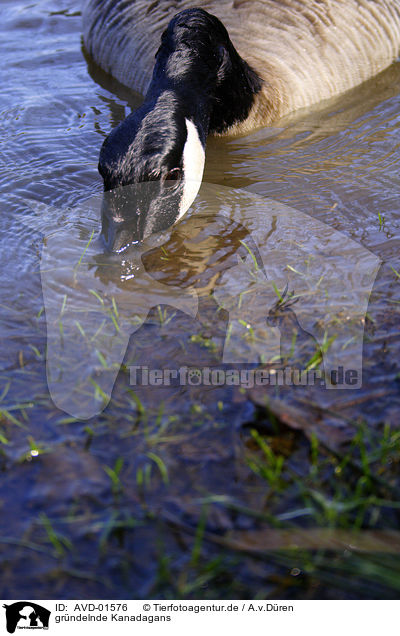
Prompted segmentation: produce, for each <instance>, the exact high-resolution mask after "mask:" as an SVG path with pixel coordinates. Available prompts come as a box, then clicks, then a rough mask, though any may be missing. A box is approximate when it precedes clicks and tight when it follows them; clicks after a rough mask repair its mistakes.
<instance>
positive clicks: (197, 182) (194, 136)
mask: <svg viewBox="0 0 400 636" xmlns="http://www.w3.org/2000/svg"><path fill="white" fill-rule="evenodd" d="M185 121H186V129H187V139H186V143H185V147H184V149H183V194H182V198H181V201H180V204H179V216H178V218H177V221H178V220H179V219H180V218H182V216H183V215H184V214H185V212H187V210H188V209H189V208H190V206H191V205H192V203H193V201H194V200H195V198H196V195H197V193H198V191H199V189H200V186H201V180H202V178H203V171H204V162H205V157H206V154H205V152H204V148H203V145H202V143H201V141H200V137H199V133H198V132H197V128H196V126H195V125H194V123H193V122H191V121H190V120H189V119H185Z"/></svg>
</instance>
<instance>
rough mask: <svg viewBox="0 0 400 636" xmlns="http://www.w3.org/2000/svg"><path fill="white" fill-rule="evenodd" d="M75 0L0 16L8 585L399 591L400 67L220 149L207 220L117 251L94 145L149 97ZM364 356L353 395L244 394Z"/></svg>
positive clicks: (278, 389)
mask: <svg viewBox="0 0 400 636" xmlns="http://www.w3.org/2000/svg"><path fill="white" fill-rule="evenodd" d="M78 5H80V3H78V2H72V5H71V2H68V3H67V2H63V1H62V2H61V3H60V2H57V7H55V3H54V0H47V1H46V2H42V3H40V4H39V5H34V6H30V7H26V6H25V5H24V6H23V3H19V2H17V3H15V2H14V3H11V2H4V3H3V15H4V21H3V23H2V26H1V31H2V44H1V47H2V54H3V59H4V62H5V63H4V65H3V68H2V70H0V73H2V74H3V75H4V78H3V77H2V80H3V81H2V83H1V84H0V85H1V86H2V87H3V88H2V89H0V111H1V118H0V135H1V143H2V164H3V165H2V170H1V172H0V188H1V191H2V199H1V200H2V214H1V216H0V224H1V230H2V241H3V249H2V250H1V256H0V258H1V259H2V261H1V268H0V272H1V273H0V289H1V291H0V306H1V310H2V319H1V327H0V336H1V339H2V355H1V360H0V369H1V372H0V380H1V390H0V444H1V450H0V468H1V470H2V480H1V492H0V504H1V506H2V512H3V514H2V515H1V517H0V563H1V569H2V577H1V582H0V596H2V597H3V598H14V597H18V598H22V597H23V596H26V597H27V598H28V597H29V598H34V597H36V598H52V597H53V598H110V597H113V598H127V597H129V596H131V597H136V598H139V597H143V598H146V597H149V596H152V597H183V598H200V597H201V598H253V597H255V596H256V595H258V596H260V597H266V598H318V597H319V598H321V597H323V598H343V597H345V598H377V597H383V598H397V597H398V580H399V577H398V573H399V569H400V568H399V564H398V561H397V560H396V557H395V553H396V552H398V546H399V537H398V533H397V528H398V522H399V519H398V507H396V499H398V494H399V484H398V461H399V451H400V448H399V446H400V441H399V431H398V425H399V419H398V412H399V391H398V382H399V379H398V373H399V369H398V362H397V361H398V359H399V353H400V351H399V348H400V344H399V343H400V329H399V302H400V299H399V289H400V287H399V285H400V277H399V276H400V274H399V273H400V263H399V239H400V214H399V203H398V201H399V196H398V195H399V180H398V165H397V157H398V146H399V142H400V127H399V116H398V112H399V80H400V70H399V64H394V65H393V66H392V67H391V68H390V69H388V70H387V71H386V72H385V73H382V74H381V75H380V76H379V77H378V78H375V79H374V80H371V81H370V82H368V83H366V84H365V85H363V86H362V87H360V88H358V89H356V90H355V91H351V92H349V93H348V94H346V95H344V96H342V97H341V98H340V99H336V100H333V101H332V102H329V103H327V104H324V105H322V106H320V107H319V108H316V109H312V110H308V111H307V112H303V113H298V114H296V116H293V117H291V118H288V119H286V120H285V121H282V122H279V124H278V125H277V127H276V128H274V129H268V130H267V129H265V130H258V131H255V132H254V133H253V134H251V135H248V136H246V137H240V138H227V139H218V138H214V139H210V140H209V143H208V151H207V164H206V173H205V184H204V186H203V187H202V189H201V191H200V194H199V197H198V199H197V200H196V202H195V204H194V206H193V208H192V210H191V212H190V213H189V214H188V215H187V216H186V217H185V218H184V219H183V220H182V222H180V223H179V224H178V225H176V226H175V227H174V228H172V229H171V230H170V231H169V232H167V233H166V234H165V235H163V236H162V237H153V238H152V240H151V241H149V242H148V243H147V244H146V245H144V246H143V247H142V248H141V249H140V250H136V251H133V252H131V253H129V254H124V255H113V256H111V255H107V254H106V253H105V252H104V249H103V246H102V244H101V241H100V239H99V235H100V208H101V194H100V193H101V182H100V178H99V176H98V174H97V172H96V166H97V157H98V151H99V148H100V145H101V143H102V140H103V139H104V136H105V135H106V134H107V132H108V131H109V130H110V127H111V126H112V125H115V124H116V123H118V121H120V120H121V119H122V118H123V117H124V116H125V115H126V114H127V112H128V110H129V108H128V107H129V106H135V105H137V104H139V103H140V97H139V96H136V95H134V94H132V93H129V92H127V91H126V89H123V88H121V86H117V85H116V84H115V83H108V82H109V78H107V77H106V76H105V74H101V73H99V72H98V69H95V67H94V66H93V65H91V64H90V63H89V72H90V73H91V75H92V78H93V79H94V80H95V82H93V81H92V80H91V78H90V76H89V75H88V68H87V64H86V62H85V59H84V58H83V57H82V54H81V48H80V47H81V41H80V33H81V22H80V20H81V18H80V16H79V15H77V11H78V10H79V8H80V7H79V6H78ZM33 34H35V37H33ZM27 42H28V43H29V45H27ZM285 290H286V291H285ZM371 290H372V291H371ZM370 292H371V293H370ZM367 303H368V306H367ZM317 345H318V346H317ZM46 348H47V350H46ZM361 352H362V353H363V360H362V380H363V382H362V386H358V385H357V388H356V389H351V388H350V390H344V389H345V387H344V386H343V388H335V387H333V388H330V389H327V388H324V387H321V386H320V385H319V384H314V385H308V386H304V385H302V383H301V382H300V381H299V382H297V384H298V385H296V386H293V385H291V384H288V383H286V385H285V384H283V385H280V384H279V383H278V382H276V381H274V382H272V381H271V383H270V384H269V385H259V386H252V385H253V384H254V381H253V380H254V377H255V376H252V375H251V373H250V371H251V370H253V371H256V370H258V371H260V372H261V371H262V372H264V373H267V372H268V373H269V372H272V376H273V377H275V378H276V377H278V374H279V372H282V373H284V370H285V369H286V368H287V367H296V368H300V369H304V368H307V369H309V370H310V371H312V370H318V369H322V370H324V365H326V364H327V360H329V355H330V354H331V355H332V356H333V355H334V356H336V357H335V358H334V359H335V360H336V362H335V364H336V366H338V365H337V361H338V360H341V361H342V366H344V368H345V369H352V368H354V365H356V367H357V365H359V361H360V355H361ZM357 356H358V358H357ZM332 359H333V358H332ZM357 360H358V362H357ZM46 362H47V368H46ZM350 364H352V365H353V366H352V367H351V366H350ZM165 368H168V369H170V370H172V371H175V372H177V371H178V370H179V369H180V368H184V369H185V368H187V369H186V371H184V373H185V374H186V375H185V377H186V381H185V383H183V384H180V383H179V382H177V381H176V378H173V377H171V382H170V384H164V385H159V384H157V382H158V381H159V375H157V373H156V374H155V375H154V374H153V376H152V382H147V381H146V378H147V379H148V376H146V373H147V372H146V369H148V370H149V371H151V370H153V371H154V370H156V371H159V370H161V371H162V370H163V369H165ZM132 369H134V371H132ZM135 369H136V371H135ZM204 369H208V370H209V371H210V372H212V371H213V370H220V371H221V370H222V371H223V372H224V373H225V374H226V373H227V372H228V371H229V372H232V371H235V372H239V373H242V375H241V376H240V382H239V383H238V382H236V381H235V378H237V376H235V375H234V374H232V373H231V375H230V376H229V377H230V378H231V382H230V383H228V382H226V383H225V384H220V383H219V380H220V378H221V374H219V375H218V374H217V375H215V376H214V379H215V382H214V385H213V384H212V383H206V382H199V372H200V373H202V372H203V371H204ZM272 376H271V375H270V377H272ZM260 377H261V376H260ZM263 377H266V376H263ZM225 378H226V375H225ZM252 378H253V380H252ZM336 380H337V378H336ZM347 388H348V387H347ZM111 392H112V397H111V399H110V394H111ZM51 398H53V399H51ZM60 406H61V407H62V409H63V410H61V409H60V408H59V407H60ZM80 409H81V410H80ZM293 545H296V546H298V548H297V549H293V547H292V546H293ZM351 546H352V547H351ZM350 574H351V575H352V576H350Z"/></svg>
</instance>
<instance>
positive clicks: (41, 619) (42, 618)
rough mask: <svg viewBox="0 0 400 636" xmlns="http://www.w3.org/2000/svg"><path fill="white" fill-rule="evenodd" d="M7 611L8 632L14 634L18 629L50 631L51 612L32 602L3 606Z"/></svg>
mask: <svg viewBox="0 0 400 636" xmlns="http://www.w3.org/2000/svg"><path fill="white" fill-rule="evenodd" d="M3 607H4V608H5V610H6V621H7V631H8V633H9V634H14V632H15V630H16V629H48V628H49V619H50V614H51V612H50V611H49V610H48V609H46V608H45V607H42V606H41V605H38V604H37V603H32V601H19V602H17V603H12V605H3Z"/></svg>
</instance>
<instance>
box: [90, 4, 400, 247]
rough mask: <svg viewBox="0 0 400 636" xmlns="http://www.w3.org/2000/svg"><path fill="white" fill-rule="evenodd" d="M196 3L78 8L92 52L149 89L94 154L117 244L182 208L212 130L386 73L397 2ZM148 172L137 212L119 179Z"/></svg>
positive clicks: (193, 189)
mask: <svg viewBox="0 0 400 636" xmlns="http://www.w3.org/2000/svg"><path fill="white" fill-rule="evenodd" d="M196 5H197V6H196V7H193V2H190V1H188V0H160V1H155V2H145V1H144V0H88V2H87V4H86V7H85V10H84V44H85V47H86V49H87V51H88V52H89V54H90V55H91V56H92V57H93V58H94V60H95V62H97V64H99V66H101V67H102V68H103V69H104V70H105V71H107V72H109V73H111V74H112V75H113V76H114V77H115V78H117V79H118V80H119V81H121V82H122V83H124V84H125V85H127V86H128V87H131V88H133V89H135V90H138V91H140V92H142V93H143V94H144V95H145V98H144V103H143V105H142V106H141V107H140V108H139V109H138V110H136V111H135V112H133V113H131V114H130V115H129V116H128V117H127V118H126V119H125V121H123V122H122V123H121V124H120V125H119V126H117V127H116V128H115V129H114V130H113V131H112V132H111V133H110V135H109V136H108V137H107V139H106V140H105V142H104V144H103V147H102V149H101V152H100V161H99V171H100V174H101V175H102V177H103V180H104V189H105V190H106V191H109V190H112V191H113V192H112V193H110V195H111V197H110V198H109V201H108V212H106V213H105V215H103V219H104V218H106V224H105V225H104V223H103V229H104V228H105V235H106V242H107V243H108V245H109V247H110V248H111V249H114V250H116V251H120V250H121V249H123V248H125V247H126V246H127V245H129V243H131V242H134V241H136V240H140V239H142V238H144V237H145V236H147V235H149V234H151V233H152V232H154V231H157V230H160V229H163V228H165V227H167V226H169V225H171V224H172V223H174V222H175V221H177V220H178V219H179V218H181V216H182V215H183V214H184V213H185V212H186V210H187V209H188V208H189V206H190V205H191V203H192V202H193V200H194V198H195V196H196V194H197V191H198V188H199V184H200V182H201V179H202V174H203V167H204V161H205V145H206V138H207V135H208V134H210V133H214V134H225V133H237V132H246V131H249V130H251V129H253V128H255V127H257V126H261V125H268V124H270V123H271V122H273V121H275V120H277V119H278V118H280V117H282V116H283V115H286V114H287V113H289V112H291V111H293V110H296V109H298V108H301V107H306V106H309V105H310V104H312V103H315V102H317V101H320V100H323V99H326V98H329V97H332V96H334V95H336V94H338V93H341V92H343V91H345V90H347V89H349V88H352V87H354V86H356V85H357V84H359V83H361V82H363V81H364V80H366V79H368V78H370V77H371V76H373V75H374V74H376V73H378V72H380V71H382V70H383V69H384V68H386V67H387V66H389V64H391V62H393V60H394V59H395V58H396V57H397V55H398V53H399V49H400V0H233V1H232V0H229V1H228V0H200V1H197V3H196ZM210 12H211V13H210ZM214 14H215V15H214ZM228 33H229V35H228ZM160 42H161V43H160ZM154 56H155V64H154ZM143 182H151V195H149V196H147V197H146V196H144V197H143V196H142V195H140V197H139V198H140V200H141V205H140V206H139V207H140V210H139V209H136V210H133V209H132V206H129V205H126V200H127V196H126V194H124V195H123V202H125V203H124V204H121V199H120V195H119V194H118V193H119V192H120V191H121V190H122V191H123V190H125V189H126V188H119V187H118V186H127V185H130V184H138V183H140V184H142V183H143ZM135 196H136V195H135ZM128 198H129V197H128ZM165 201H168V202H169V203H168V204H167V205H166V204H165ZM110 202H111V204H110ZM134 207H135V206H133V208H134ZM136 207H138V206H136Z"/></svg>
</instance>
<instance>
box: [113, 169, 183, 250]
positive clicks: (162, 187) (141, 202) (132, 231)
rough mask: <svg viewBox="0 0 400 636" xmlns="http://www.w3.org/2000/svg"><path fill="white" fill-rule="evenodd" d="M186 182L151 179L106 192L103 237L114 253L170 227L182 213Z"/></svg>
mask: <svg viewBox="0 0 400 636" xmlns="http://www.w3.org/2000/svg"><path fill="white" fill-rule="evenodd" d="M182 193H183V184H182V183H180V182H165V181H164V182H161V181H148V182H144V183H136V184H131V185H127V186H123V187H119V188H115V189H114V190H110V191H108V192H105V193H104V196H103V202H102V210H101V214H102V237H103V241H104V243H105V245H106V247H107V249H108V250H109V251H111V252H118V253H119V252H123V251H124V250H125V249H127V248H128V247H130V246H132V245H135V244H137V243H139V242H141V241H143V240H144V239H145V238H146V237H148V236H150V235H151V234H153V233H154V232H161V231H163V230H166V229H168V228H169V227H171V226H172V225H173V224H174V223H175V222H176V221H177V220H178V219H179V216H180V203H181V201H182Z"/></svg>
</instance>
